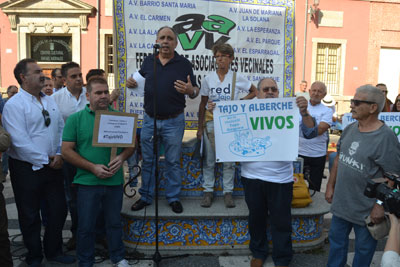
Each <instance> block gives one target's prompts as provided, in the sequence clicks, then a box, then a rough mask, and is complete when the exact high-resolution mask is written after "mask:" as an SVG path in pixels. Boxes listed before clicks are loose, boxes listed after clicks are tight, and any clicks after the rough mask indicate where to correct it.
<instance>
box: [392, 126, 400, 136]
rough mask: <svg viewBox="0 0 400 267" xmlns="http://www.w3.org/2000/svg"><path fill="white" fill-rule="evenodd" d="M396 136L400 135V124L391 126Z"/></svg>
mask: <svg viewBox="0 0 400 267" xmlns="http://www.w3.org/2000/svg"><path fill="white" fill-rule="evenodd" d="M390 128H392V130H393V132H394V134H395V135H396V136H399V135H400V126H390Z"/></svg>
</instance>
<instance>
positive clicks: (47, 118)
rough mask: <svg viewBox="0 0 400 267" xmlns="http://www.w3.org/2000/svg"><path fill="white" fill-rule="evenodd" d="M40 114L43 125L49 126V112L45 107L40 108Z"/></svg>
mask: <svg viewBox="0 0 400 267" xmlns="http://www.w3.org/2000/svg"><path fill="white" fill-rule="evenodd" d="M42 115H43V119H44V125H46V127H49V125H50V123H51V120H50V114H49V112H48V111H47V110H45V109H42Z"/></svg>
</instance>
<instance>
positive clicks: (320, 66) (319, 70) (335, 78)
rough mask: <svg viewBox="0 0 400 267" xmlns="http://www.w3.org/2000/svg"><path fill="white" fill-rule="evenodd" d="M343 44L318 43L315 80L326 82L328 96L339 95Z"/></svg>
mask: <svg viewBox="0 0 400 267" xmlns="http://www.w3.org/2000/svg"><path fill="white" fill-rule="evenodd" d="M341 48H342V45H341V44H328V43H318V45H317V66H316V73H315V74H316V75H315V80H316V81H321V82H324V83H325V85H326V88H327V91H328V94H331V95H339V88H340V71H341V62H340V60H341V58H340V55H341Z"/></svg>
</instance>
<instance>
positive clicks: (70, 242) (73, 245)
mask: <svg viewBox="0 0 400 267" xmlns="http://www.w3.org/2000/svg"><path fill="white" fill-rule="evenodd" d="M65 246H66V247H67V250H68V251H70V250H75V249H76V238H75V236H72V237H71V238H70V239H69V240H68V242H67V243H66V244H65Z"/></svg>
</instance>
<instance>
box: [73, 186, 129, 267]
mask: <svg viewBox="0 0 400 267" xmlns="http://www.w3.org/2000/svg"><path fill="white" fill-rule="evenodd" d="M122 190H123V189H122V185H117V186H103V185H88V186H85V185H78V230H77V250H76V254H77V256H78V260H79V266H93V264H94V248H95V247H94V246H95V234H96V230H95V225H96V219H97V217H98V214H99V213H100V210H101V208H103V211H104V220H105V223H106V233H107V243H108V251H109V253H110V259H111V261H112V262H113V263H117V262H119V261H121V260H122V259H123V258H124V256H125V247H124V244H123V242H122V223H121V208H122V193H123V192H122Z"/></svg>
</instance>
